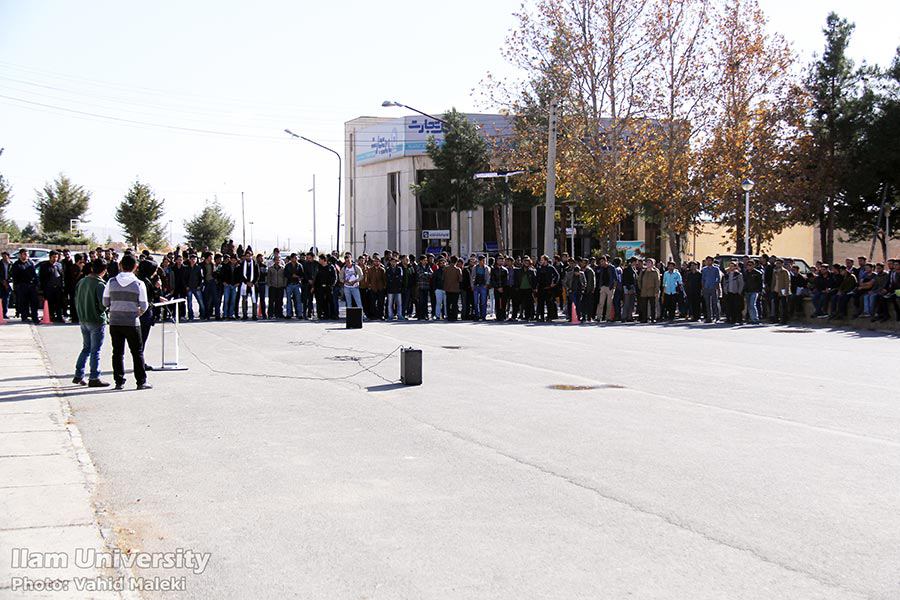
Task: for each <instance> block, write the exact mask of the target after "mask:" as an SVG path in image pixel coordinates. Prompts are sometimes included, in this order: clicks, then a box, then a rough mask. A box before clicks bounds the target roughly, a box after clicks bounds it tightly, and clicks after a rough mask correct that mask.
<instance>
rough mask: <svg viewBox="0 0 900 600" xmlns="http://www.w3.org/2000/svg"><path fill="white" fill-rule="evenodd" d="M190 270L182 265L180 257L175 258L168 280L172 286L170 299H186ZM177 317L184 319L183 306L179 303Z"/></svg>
mask: <svg viewBox="0 0 900 600" xmlns="http://www.w3.org/2000/svg"><path fill="white" fill-rule="evenodd" d="M190 273H191V269H190V268H189V267H188V266H187V265H185V264H184V258H182V256H181V255H180V254H179V255H176V256H175V264H174V265H172V272H171V275H170V276H169V279H170V281H171V284H172V298H173V299H177V298H184V299H187V297H188V281H189V279H190ZM177 306H178V317H179V318H180V319H184V315H185V304H182V303H179V304H178V305H177ZM191 315H193V310H192V311H191Z"/></svg>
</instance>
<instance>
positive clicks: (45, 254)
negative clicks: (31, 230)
mask: <svg viewBox="0 0 900 600" xmlns="http://www.w3.org/2000/svg"><path fill="white" fill-rule="evenodd" d="M25 250H27V251H28V259H29V260H30V261H31V262H32V263H33V264H34V265H35V266H37V265H38V263H42V262H44V261H45V260H49V259H50V250H49V249H47V248H25Z"/></svg>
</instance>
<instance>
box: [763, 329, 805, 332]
mask: <svg viewBox="0 0 900 600" xmlns="http://www.w3.org/2000/svg"><path fill="white" fill-rule="evenodd" d="M812 332H813V330H812V329H775V330H773V331H772V333H812Z"/></svg>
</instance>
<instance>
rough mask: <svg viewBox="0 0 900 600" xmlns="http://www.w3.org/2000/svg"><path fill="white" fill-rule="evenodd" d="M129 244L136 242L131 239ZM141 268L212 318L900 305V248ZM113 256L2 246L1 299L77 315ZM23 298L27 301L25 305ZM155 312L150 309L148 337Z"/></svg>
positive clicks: (214, 261) (245, 256)
mask: <svg viewBox="0 0 900 600" xmlns="http://www.w3.org/2000/svg"><path fill="white" fill-rule="evenodd" d="M125 255H132V253H131V251H128V250H126V251H125ZM134 256H135V259H136V260H137V263H138V264H137V269H136V273H137V277H138V278H139V279H140V280H141V281H143V282H144V283H145V285H146V288H147V292H148V297H149V302H150V304H151V305H152V304H154V303H158V302H159V301H160V300H166V299H179V298H183V299H185V300H186V302H185V303H182V304H179V311H180V314H179V316H180V318H182V319H185V320H187V321H192V320H195V319H203V320H237V319H241V320H259V319H267V320H279V319H318V320H329V319H337V318H338V314H339V306H340V304H341V302H342V301H343V303H344V304H345V305H346V306H347V307H359V308H362V310H363V314H364V316H365V318H366V319H368V320H407V319H416V320H420V321H424V320H446V321H457V320H464V321H484V320H487V319H489V318H490V319H492V320H496V321H543V322H550V321H555V320H557V319H561V318H565V319H567V320H569V321H572V320H574V319H573V312H574V316H575V317H577V319H578V321H579V322H582V323H590V322H598V323H603V322H609V321H624V322H629V321H640V322H642V323H646V322H657V321H674V320H677V319H685V320H690V321H700V320H703V321H705V322H707V323H709V322H718V321H724V322H726V323H732V324H743V323H751V324H756V323H760V322H762V321H764V320H769V321H772V322H781V323H786V322H788V321H789V320H792V319H795V318H800V317H806V316H808V315H807V314H806V312H805V311H806V309H805V305H806V298H810V299H811V304H812V307H813V311H812V315H811V316H813V317H820V318H831V319H845V318H868V319H871V320H873V321H879V320H888V319H890V318H891V314H890V313H891V311H893V314H894V318H896V319H900V259H895V260H890V261H888V264H887V265H884V264H881V263H877V264H872V263H870V262H868V261H867V259H866V258H865V257H859V258H858V259H856V261H854V260H852V259H849V258H848V259H846V261H845V262H844V263H843V264H834V265H828V264H823V263H821V262H819V263H816V265H815V268H814V269H813V270H812V272H810V273H805V274H804V273H802V272H801V270H800V267H799V266H798V265H795V264H793V263H792V261H791V260H790V259H785V260H782V259H780V258H777V257H775V256H766V255H763V256H762V257H760V258H758V259H755V258H749V257H745V258H743V259H738V260H734V261H731V262H728V263H727V264H718V263H717V262H716V261H714V259H713V258H712V257H706V259H705V260H704V261H703V264H701V263H699V262H685V263H682V264H676V263H675V262H674V261H671V260H670V261H668V262H667V263H666V264H664V265H663V264H657V262H656V261H655V260H654V259H652V258H638V257H631V258H628V259H627V260H623V259H622V258H620V257H613V258H610V257H609V256H598V257H593V258H585V257H571V256H569V255H568V254H566V253H562V254H560V255H556V256H553V257H548V256H541V257H539V258H537V259H536V260H534V259H532V258H531V257H529V256H515V257H514V256H503V255H502V254H501V255H499V256H497V257H494V256H485V255H476V254H471V255H469V256H468V257H466V258H464V257H457V256H451V255H449V253H446V252H445V253H441V254H439V255H433V254H427V255H426V254H423V255H419V256H415V255H406V254H403V255H401V254H399V253H398V252H393V251H390V250H385V251H384V253H382V254H378V253H373V254H371V255H369V254H363V255H362V256H359V257H357V258H356V259H354V258H353V257H352V256H351V255H350V254H349V253H346V254H344V255H343V256H341V255H340V254H338V253H337V252H331V253H330V254H316V253H315V252H312V251H310V252H306V253H289V254H287V255H283V254H282V253H281V252H280V251H279V249H277V248H276V249H275V250H274V251H273V253H272V254H271V255H270V256H269V257H265V256H264V255H263V254H262V253H254V251H253V249H252V248H250V247H249V246H248V247H247V248H243V247H242V246H240V245H238V246H237V247H236V248H235V246H234V242H233V241H232V240H226V241H223V242H222V244H221V247H220V248H219V249H218V251H217V252H213V251H210V250H209V249H204V250H202V251H198V250H195V249H193V248H190V247H188V248H176V250H175V251H174V252H170V253H168V254H167V255H165V256H163V257H162V258H161V260H160V261H159V263H157V262H156V261H155V260H154V259H153V258H152V257H151V255H150V254H149V253H148V252H146V251H144V252H143V253H141V254H139V255H138V254H136V255H134ZM97 259H101V260H103V261H104V262H105V264H106V265H107V271H106V275H105V278H106V279H107V280H109V279H110V278H112V277H115V276H116V275H117V273H118V271H119V269H118V262H119V257H118V256H117V255H116V253H115V252H113V251H112V250H110V249H102V248H98V249H96V250H93V251H90V252H89V253H86V254H75V255H74V256H70V254H69V252H68V251H66V250H63V251H62V252H60V253H57V252H55V251H54V252H51V254H50V259H49V260H48V261H45V262H44V263H41V264H40V265H39V266H38V268H34V267H33V266H31V263H30V261H28V259H27V254H25V255H22V254H20V258H19V260H17V261H16V262H13V263H12V264H10V261H9V257H8V256H4V258H3V261H4V263H3V265H4V266H3V268H2V270H0V275H3V277H2V282H3V293H4V296H2V299H3V300H4V303H3V307H4V311H5V310H6V307H7V305H8V304H9V302H8V301H7V299H8V298H9V297H10V283H11V284H12V290H13V291H14V292H15V293H14V296H15V306H16V307H17V312H18V315H19V316H20V317H21V318H23V319H28V318H32V319H34V320H35V321H37V308H38V305H39V304H40V302H39V301H38V300H39V298H40V299H46V300H47V304H48V310H49V312H50V315H51V319H52V320H53V321H55V322H62V321H64V320H65V319H66V318H69V319H70V320H71V321H72V322H78V314H77V309H76V306H75V303H74V294H75V289H76V285H77V283H78V281H79V280H80V279H81V278H83V277H85V276H87V275H88V274H89V272H90V268H91V267H90V265H91V264H92V262H93V261H94V260H97ZM19 307H21V308H19ZM149 315H153V318H159V317H160V314H159V311H149V314H148V316H147V317H145V318H144V321H145V323H144V325H143V327H144V336H143V337H144V339H146V336H147V334H148V332H149V326H151V325H152V319H151V317H150V316H149Z"/></svg>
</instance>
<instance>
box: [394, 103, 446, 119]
mask: <svg viewBox="0 0 900 600" xmlns="http://www.w3.org/2000/svg"><path fill="white" fill-rule="evenodd" d="M381 105H382V106H383V107H385V108H387V107H389V106H398V107H400V108H406V109H409V110H411V111H413V112H414V113H419V114H420V115H422V116H423V117H428V118H429V119H434V120H435V121H437V122H439V123H441V124H442V125H447V121H445V120H444V119H441V118H439V117H435V116H434V115H429V114H428V113H427V112H422V111H421V110H419V109H418V108H413V107H412V106H407V105H406V104H401V103H400V102H395V101H393V100H385V101H384V102H382V103H381Z"/></svg>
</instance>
